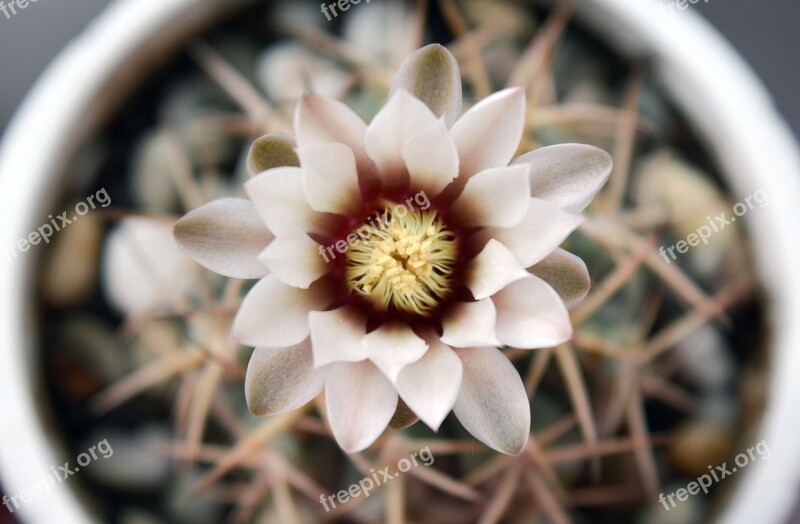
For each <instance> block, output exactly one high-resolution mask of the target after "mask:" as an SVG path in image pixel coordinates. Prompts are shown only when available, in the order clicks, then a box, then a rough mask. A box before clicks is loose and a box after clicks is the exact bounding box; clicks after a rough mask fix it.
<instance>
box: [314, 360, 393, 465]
mask: <svg viewBox="0 0 800 524" xmlns="http://www.w3.org/2000/svg"><path fill="white" fill-rule="evenodd" d="M325 404H326V406H327V410H328V421H329V423H330V425H331V430H333V436H334V437H335V438H336V442H337V443H338V444H339V446H340V447H341V448H342V449H343V450H344V451H345V452H347V453H357V452H359V451H363V450H364V449H366V448H367V447H368V446H369V445H370V444H372V443H373V442H375V439H377V438H378V437H379V436H380V435H381V433H383V430H384V429H386V426H387V425H388V424H389V421H390V420H392V416H393V415H394V411H395V409H397V391H396V390H395V388H394V386H392V384H391V383H390V382H389V381H388V380H386V377H384V376H383V375H382V374H381V372H380V371H378V370H377V369H376V368H375V366H374V365H373V364H372V363H371V362H369V361H368V360H365V361H363V362H354V363H341V364H331V365H330V367H329V369H328V376H327V378H326V380H325Z"/></svg>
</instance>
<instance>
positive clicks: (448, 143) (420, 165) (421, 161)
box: [403, 120, 459, 198]
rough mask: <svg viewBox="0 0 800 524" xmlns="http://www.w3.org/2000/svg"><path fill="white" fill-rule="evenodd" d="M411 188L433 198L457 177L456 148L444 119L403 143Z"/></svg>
mask: <svg viewBox="0 0 800 524" xmlns="http://www.w3.org/2000/svg"><path fill="white" fill-rule="evenodd" d="M403 160H404V161H405V165H406V168H408V173H409V175H410V177H411V187H412V188H413V189H414V190H415V191H416V190H418V189H419V190H422V191H425V193H426V194H427V195H428V196H429V197H430V198H433V197H435V196H437V195H438V194H439V193H441V192H442V190H443V189H444V188H445V187H447V185H448V184H450V182H452V181H453V180H454V179H455V178H456V177H457V176H458V165H459V160H458V150H457V149H456V144H455V142H453V138H452V137H451V136H450V133H449V132H448V131H447V126H446V125H445V123H444V121H443V120H437V121H436V122H434V123H433V124H431V125H429V126H428V127H426V128H424V129H422V130H421V131H419V132H417V133H416V134H414V135H413V136H412V137H411V138H409V139H408V140H407V141H406V143H405V145H404V146H403Z"/></svg>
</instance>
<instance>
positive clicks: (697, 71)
mask: <svg viewBox="0 0 800 524" xmlns="http://www.w3.org/2000/svg"><path fill="white" fill-rule="evenodd" d="M247 1H248V0H237V2H231V1H230V0H227V1H223V0H118V1H117V2H115V3H113V4H112V5H111V6H110V7H109V8H108V9H107V10H106V11H105V12H104V13H103V14H102V15H101V16H100V17H99V18H98V19H97V20H96V21H95V22H94V23H93V24H92V25H91V26H90V28H89V29H88V30H87V31H86V32H85V33H84V34H83V35H81V36H80V37H79V38H78V39H77V40H76V41H75V42H74V43H73V44H71V45H70V46H69V47H68V48H67V49H66V50H65V51H64V52H63V53H62V54H61V55H60V57H59V58H58V59H57V60H56V61H55V62H54V63H53V65H51V66H50V68H49V69H48V70H47V72H46V73H45V74H44V75H43V76H42V78H41V79H40V80H39V82H38V83H37V85H36V87H35V88H34V89H33V90H32V91H31V93H30V94H29V96H28V98H27V99H26V101H25V103H24V104H23V106H22V107H21V108H20V110H19V112H18V113H17V115H16V117H15V119H14V121H13V122H12V124H11V126H10V127H9V128H8V131H7V135H6V138H5V140H4V142H3V144H2V148H0V209H2V210H3V219H4V220H3V221H2V222H1V223H0V249H2V253H0V293H2V296H1V297H0V298H2V300H0V401H2V403H3V421H2V424H0V474H2V479H3V482H4V487H5V490H6V493H7V494H9V495H10V494H16V493H19V492H21V491H22V490H24V489H27V488H29V487H30V486H32V485H34V484H35V483H36V482H37V481H39V480H40V479H41V478H42V477H43V476H45V475H47V474H48V473H49V472H50V467H51V466H58V465H60V464H63V462H64V461H65V460H68V459H70V457H67V456H65V454H64V451H63V450H62V449H61V446H60V444H59V438H58V435H57V434H55V431H56V430H55V429H54V425H53V424H52V423H51V416H50V414H49V413H48V412H47V410H46V409H43V403H42V400H43V396H42V391H41V388H40V377H39V376H38V374H39V370H40V369H41V368H40V366H39V365H38V355H37V353H36V348H38V347H39V336H38V329H39V327H38V326H37V323H36V319H35V316H34V296H33V293H32V291H31V290H32V289H33V283H34V278H35V275H34V271H33V269H34V267H35V264H34V263H33V262H34V261H35V259H36V254H35V253H26V254H25V256H23V257H20V259H18V260H16V261H14V262H9V260H8V259H7V257H6V255H5V253H6V251H7V249H8V246H11V245H13V244H16V242H17V241H18V240H19V239H21V238H24V237H26V236H27V235H28V234H29V233H30V232H31V231H34V230H35V228H36V227H38V225H39V224H41V223H43V221H44V220H43V217H44V216H45V215H46V214H47V212H43V211H42V210H50V209H51V208H52V204H53V203H54V202H55V199H56V197H57V195H58V189H59V187H60V186H61V185H62V184H64V183H66V181H65V180H63V177H64V172H63V169H62V168H63V163H64V159H67V158H69V157H70V153H72V152H74V149H75V146H76V144H79V143H80V142H81V140H83V139H84V138H85V137H86V136H87V134H88V133H89V132H91V131H92V130H94V129H96V128H97V126H98V124H99V122H100V120H101V118H102V116H104V115H105V114H107V112H108V111H109V110H111V109H113V108H115V107H116V105H115V102H116V103H119V102H120V100H122V98H123V96H124V94H125V89H124V87H125V86H130V87H135V86H136V85H137V83H136V80H137V79H140V78H141V77H142V75H143V73H144V71H145V70H146V66H147V65H148V64H152V62H153V59H154V58H155V57H156V56H157V53H158V51H159V50H161V49H169V48H170V47H174V45H175V44H176V43H177V42H180V41H181V40H183V39H185V37H186V36H187V34H188V33H190V32H192V31H193V30H197V29H199V28H202V27H203V26H204V25H205V24H206V23H207V22H209V21H211V20H213V19H214V17H215V16H217V15H218V14H219V13H220V12H223V10H225V11H227V10H230V9H231V7H232V6H231V4H232V3H239V2H247ZM700 8H702V4H700V5H698V6H695V7H694V8H690V10H689V11H686V12H680V13H679V14H676V15H669V14H666V13H664V12H663V11H662V10H661V9H659V6H658V0H582V1H581V2H580V4H579V6H578V16H579V17H581V18H583V19H585V20H586V21H588V22H589V23H590V24H592V25H594V26H595V28H596V29H597V30H598V31H599V32H601V33H602V34H604V36H606V37H607V38H608V40H609V41H610V42H612V43H614V44H615V45H618V49H619V50H620V51H621V52H623V53H625V54H642V55H646V56H649V57H650V58H651V59H652V61H653V64H654V66H655V71H656V73H657V74H658V77H659V80H660V81H661V82H662V83H663V85H664V86H665V87H666V88H667V91H668V93H669V94H670V95H671V96H672V98H673V99H674V101H675V102H676V103H677V104H678V105H679V107H681V109H683V111H684V113H685V114H686V116H687V117H688V118H689V120H690V122H691V123H692V124H693V125H694V126H695V127H696V130H697V131H698V134H699V135H700V136H701V139H702V140H703V141H704V142H705V145H706V146H707V148H708V150H709V151H710V152H711V153H712V154H713V155H715V157H716V158H717V160H718V162H719V164H720V165H721V166H722V167H723V168H724V171H725V174H726V176H727V180H728V182H729V184H730V185H731V186H732V187H733V189H734V192H735V193H737V195H735V196H739V195H742V196H743V195H747V194H751V193H752V192H753V191H754V190H756V189H758V188H763V189H764V190H765V192H766V193H767V195H768V196H769V198H770V205H769V206H767V207H765V208H764V209H763V210H760V211H759V213H754V214H753V215H750V216H748V219H747V223H746V226H747V227H748V229H749V230H750V231H749V232H750V237H751V239H752V241H753V243H754V251H755V257H756V263H757V270H758V275H759V277H760V282H761V285H762V287H763V289H764V290H765V291H766V298H767V300H768V304H769V307H770V309H769V312H768V313H769V316H768V325H769V331H770V335H771V341H770V350H771V354H772V358H771V363H772V372H771V381H770V384H771V389H770V391H769V401H768V405H767V409H766V412H765V413H764V419H763V424H762V426H761V428H760V432H759V438H758V439H757V440H762V439H763V440H766V442H767V443H768V445H769V447H770V449H771V450H772V457H771V459H770V460H766V461H759V462H756V463H754V464H752V465H751V466H749V467H748V469H747V473H746V475H743V476H742V478H741V479H738V480H741V482H740V484H739V486H738V487H737V493H736V494H735V496H734V497H733V498H732V499H731V503H730V505H729V506H728V508H727V511H726V512H725V514H724V515H723V517H722V521H723V522H724V523H726V524H728V523H734V524H735V523H746V524H750V523H752V522H765V523H768V524H771V523H776V524H777V523H782V522H784V521H786V520H787V518H788V517H789V515H790V512H791V510H792V508H793V505H794V503H795V499H796V495H797V494H798V493H800V445H798V443H797V435H798V434H800V431H798V429H800V428H798V426H799V425H800V420H798V418H797V408H796V406H797V402H798V401H800V380H797V378H796V377H799V376H800V351H798V348H800V323H798V322H796V319H797V318H800V272H798V271H796V270H795V267H794V264H793V262H794V261H796V260H800V243H798V241H797V239H798V235H797V234H796V231H794V227H795V226H796V225H797V224H800V208H798V206H797V203H799V202H800V178H798V174H800V156H798V152H797V149H796V146H795V143H794V142H793V139H792V136H791V133H790V132H789V131H788V129H787V127H786V125H785V124H784V122H783V121H782V119H781V118H780V116H779V115H778V114H777V113H776V112H775V110H774V108H773V106H772V104H771V102H770V100H769V98H768V96H767V95H766V93H765V91H764V89H763V87H762V86H761V84H760V83H759V82H758V80H757V79H756V78H755V77H754V75H753V73H752V72H751V71H750V69H749V68H748V67H747V65H746V64H745V63H743V62H742V60H741V59H740V58H739V56H738V55H737V54H736V53H735V52H734V51H733V49H732V48H731V47H730V46H729V45H728V44H727V43H725V42H724V41H723V40H722V39H721V38H720V37H719V35H718V34H717V33H716V32H715V31H714V30H713V29H712V28H711V27H709V26H708V25H707V24H706V23H704V22H703V21H702V20H701V19H700V18H699V17H698V16H696V15H695V14H694V13H692V12H691V9H700ZM123 64H124V66H123ZM65 86H68V87H66V88H65ZM776 239H780V241H775V240H776ZM753 444H755V442H753ZM72 484H75V485H72ZM76 485H77V482H74V481H73V483H70V482H66V483H64V484H61V485H59V488H58V489H57V490H55V491H53V492H52V493H51V494H48V495H47V496H46V500H45V499H39V500H35V501H32V502H30V503H28V504H24V505H23V507H22V508H21V509H20V514H21V516H22V518H23V519H24V520H25V521H26V522H31V523H33V524H49V523H51V522H59V523H64V524H72V523H81V524H82V523H85V522H92V521H93V518H92V517H91V516H90V513H89V510H88V509H87V508H86V506H85V505H84V504H82V503H81V502H80V500H79V498H78V495H77V494H76V493H75V491H74V488H75V487H76ZM4 510H5V508H3V507H0V511H4Z"/></svg>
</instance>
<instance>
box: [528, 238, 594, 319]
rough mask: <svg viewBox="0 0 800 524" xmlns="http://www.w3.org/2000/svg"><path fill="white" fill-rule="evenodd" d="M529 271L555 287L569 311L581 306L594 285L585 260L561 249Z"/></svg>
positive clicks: (557, 249)
mask: <svg viewBox="0 0 800 524" xmlns="http://www.w3.org/2000/svg"><path fill="white" fill-rule="evenodd" d="M529 271H530V272H531V273H533V274H534V275H536V276H537V277H539V278H541V279H542V280H544V281H545V282H547V283H548V284H550V285H551V286H553V289H555V290H556V293H558V295H559V296H560V297H561V300H563V301H564V305H566V306H567V309H571V308H573V307H575V306H577V305H578V304H580V303H581V302H582V301H583V299H584V298H585V297H586V294H587V293H589V289H590V288H591V285H592V284H591V280H590V278H589V271H588V270H587V269H586V264H585V263H584V262H583V260H581V259H580V257H577V256H575V255H573V254H572V253H570V252H569V251H564V250H563V249H561V248H556V250H555V251H553V252H552V253H551V254H550V255H548V256H547V257H545V258H544V260H542V261H541V262H539V263H538V264H536V265H535V266H533V267H532V268H530V270H529Z"/></svg>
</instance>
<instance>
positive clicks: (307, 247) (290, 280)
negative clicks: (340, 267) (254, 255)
mask: <svg viewBox="0 0 800 524" xmlns="http://www.w3.org/2000/svg"><path fill="white" fill-rule="evenodd" d="M320 247H321V246H320V245H319V244H317V243H316V242H314V241H313V240H312V239H311V237H309V236H308V235H307V234H306V233H304V232H303V231H301V230H299V229H296V230H294V231H287V232H285V233H283V234H281V235H279V236H278V238H276V239H275V240H273V241H272V242H271V243H270V245H269V246H267V248H266V249H264V251H262V252H261V254H259V255H258V259H259V260H260V261H261V263H263V264H264V265H265V266H267V267H268V268H269V270H270V271H272V273H273V274H274V275H275V276H276V277H278V278H279V279H281V281H282V282H283V283H285V284H289V285H290V286H292V287H299V288H303V289H308V286H310V285H311V283H312V282H314V281H316V280H318V279H319V278H321V277H322V276H324V275H325V274H327V273H328V272H329V271H330V270H331V267H330V266H329V265H328V264H326V263H325V261H324V260H323V258H322V256H321V255H320V252H321V251H320Z"/></svg>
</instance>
